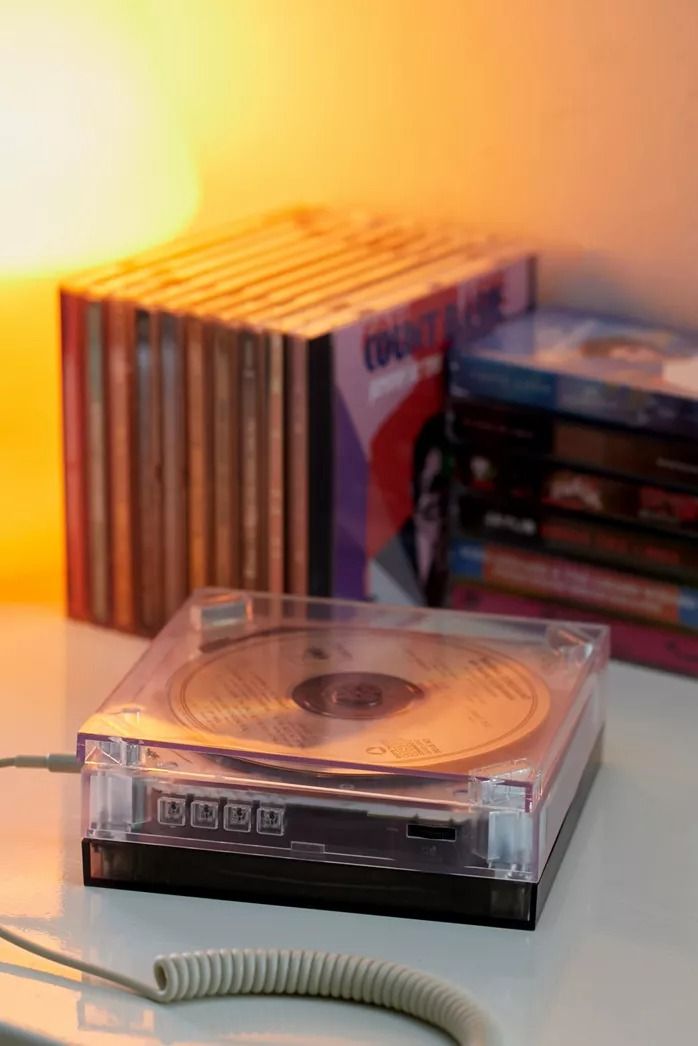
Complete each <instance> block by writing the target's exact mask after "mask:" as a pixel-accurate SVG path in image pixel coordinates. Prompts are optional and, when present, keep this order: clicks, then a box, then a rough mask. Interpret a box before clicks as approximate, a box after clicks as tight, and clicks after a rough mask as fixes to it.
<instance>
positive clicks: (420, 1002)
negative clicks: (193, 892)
mask: <svg viewBox="0 0 698 1046" xmlns="http://www.w3.org/2000/svg"><path fill="white" fill-rule="evenodd" d="M0 938H3V939H4V940H6V941H8V942H9V943H10V944H15V945H17V947H18V948H23V949H25V951H29V952H32V953H33V954H34V955H39V956H41V958H43V959H50V960H51V961H52V962H57V963H60V964H61V965H63V966H70V967H72V969H74V970H80V971H81V972H82V973H87V974H89V975H91V976H93V977H99V978H101V979H102V980H106V981H111V983H112V984H118V985H119V986H120V987H122V988H128V990H129V991H132V992H135V993H136V994H137V995H141V996H143V997H145V998H146V999H150V1000H151V1001H152V1002H160V1003H168V1002H181V1001H184V1000H187V999H205V998H211V997H213V996H221V995H306V996H317V997H320V998H325V999H345V1000H347V1001H350V1002H363V1003H368V1004H369V1005H372V1006H381V1007H383V1008H384V1009H388V1010H396V1011H397V1012H399V1013H405V1014H407V1015H408V1016H410V1017H415V1018H417V1019H418V1020H421V1021H424V1022H425V1023H427V1024H432V1025H434V1027H436V1028H440V1029H441V1030H442V1031H445V1032H447V1034H449V1035H450V1036H451V1037H452V1038H453V1039H454V1040H455V1042H457V1043H458V1044H459V1046H495V1043H496V1042H497V1041H498V1040H497V1037H496V1034H495V1030H494V1027H493V1026H492V1024H491V1022H490V1021H489V1020H488V1018H487V1017H486V1015H485V1014H484V1013H483V1011H482V1010H481V1009H480V1008H479V1007H478V1006H476V1004H475V1003H474V1002H472V1001H471V1000H470V999H469V998H468V997H467V996H466V995H465V994H464V993H463V992H461V991H459V990H458V989H457V988H455V987H454V986H453V985H451V984H447V983H446V982H445V981H441V980H439V979H438V978H437V977H431V976H430V975H429V974H427V973H421V972H420V971H419V970H413V969H411V968H410V967H409V966H401V965H399V964H398V963H394V962H388V961H386V960H383V959H368V958H366V957H364V956H360V955H335V954H333V953H331V952H316V951H309V950H295V949H294V950H292V951H291V950H276V949H273V948H271V949H266V950H259V949H252V948H243V949H238V948H222V949H220V950H216V951H206V952H181V953H179V954H173V955H160V956H158V958H157V959H156V960H155V963H154V966H153V973H154V976H155V986H154V987H153V986H152V985H150V984H143V983H142V982H141V981H136V980H134V979H133V978H131V977H125V976H124V975H123V974H120V973H116V972H114V971H112V970H106V969H104V968H103V967H101V966H97V965H95V964H94V963H89V962H85V961H84V960H82V959H73V958H71V957H69V956H67V955H63V954H62V953H61V952H57V951H54V950H53V949H52V948H45V947H44V946H43V945H40V944H36V943H35V942H34V941H31V940H29V939H28V938H26V937H24V936H23V935H22V934H18V933H15V932H14V931H13V930H8V929H6V928H5V927H0Z"/></svg>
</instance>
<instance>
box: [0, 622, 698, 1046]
mask: <svg viewBox="0 0 698 1046" xmlns="http://www.w3.org/2000/svg"><path fill="white" fill-rule="evenodd" d="M143 645H144V644H143V643H142V641H140V640H137V639H134V638H129V637H124V636H118V635H114V634H112V633H109V632H106V631H103V630H100V629H96V628H91V627H88V626H85V625H77V624H73V623H68V622H66V621H64V620H63V619H62V618H61V617H60V616H59V615H58V613H57V612H56V613H53V612H51V611H48V610H36V609H31V608H24V607H4V608H0V663H1V664H2V676H1V677H0V724H1V730H2V745H1V746H0V754H3V755H4V754H12V755H14V754H16V753H18V752H22V753H24V752H44V751H49V750H53V751H57V750H71V749H72V747H73V745H74V737H75V732H76V729H77V727H78V726H79V724H80V722H81V721H82V720H83V719H84V718H85V717H86V715H87V714H88V713H89V712H90V711H91V710H92V709H93V708H94V707H96V705H97V704H98V703H99V702H100V701H101V700H102V698H103V697H104V696H105V695H106V693H107V692H108V691H109V690H110V689H111V687H112V686H113V685H114V684H115V683H116V682H117V681H118V679H119V678H120V676H121V675H122V674H123V673H124V671H125V670H126V669H127V668H128V667H129V665H130V664H131V663H132V662H133V660H134V659H135V658H136V657H137V656H138V654H139V653H140V651H141V650H142V649H143ZM697 751H698V685H697V683H696V681H695V680H691V679H680V678H677V677H673V676H669V675H661V674H657V673H653V672H649V671H646V670H641V669H636V668H631V667H628V666H623V665H613V666H612V670H611V708H610V712H609V721H608V730H607V746H606V755H605V763H604V766H603V767H602V770H601V772H600V775H599V777H598V778H597V781H596V784H595V785H594V788H593V789H592V793H591V795H590V798H589V800H588V802H587V805H586V807H585V810H584V812H583V814H582V818H581V820H580V822H579V825H578V828H577V831H576V834H575V836H574V838H573V840H572V843H571V845H570V849H569V851H568V853H567V856H566V858H565V861H564V863H563V865H562V868H561V871H560V873H559V875H558V877H557V880H556V882H555V885H554V888H553V891H552V893H551V896H550V898H549V900H548V903H547V906H546V909H545V911H544V913H543V916H542V919H541V922H540V924H539V927H538V929H537V930H536V931H535V932H533V933H528V932H521V931H512V930H496V929H487V928H484V927H477V926H457V925H449V924H441V923H430V922H416V921H414V922H413V921H410V920H407V919H395V918H379V917H374V916H356V915H348V914H342V913H332V912H323V911H303V910H295V909H292V908H282V907H272V906H257V905H253V904H238V903H234V902H219V901H208V900H199V899H190V898H187V899H184V898H177V897H161V896H156V895H149V894H141V893H124V892H119V891H111V890H101V889H86V888H85V887H83V886H82V884H81V868H80V852H79V851H80V846H79V843H80V807H79V781H78V779H77V778H76V777H72V776H71V777H64V776H58V775H49V774H47V773H45V772H41V771H30V770H23V771H17V770H12V769H10V770H5V771H4V773H3V775H2V777H0V781H1V782H2V792H1V793H0V794H1V795H2V821H3V846H2V874H1V876H0V883H2V891H1V894H0V923H2V924H3V925H5V926H8V927H11V928H13V929H15V930H18V931H22V932H26V933H27V934H29V935H32V936H33V937H34V938H35V939H36V940H38V941H41V942H42V943H43V944H45V945H48V946H51V947H59V948H63V949H65V950H67V951H69V952H71V953H72V954H76V955H80V956H83V957H85V958H89V959H91V960H92V961H94V962H98V963H100V964H102V965H106V966H109V967H112V968H114V969H118V970H120V971H124V972H128V973H130V974H131V975H133V976H137V977H140V978H142V979H150V976H151V963H152V959H153V957H154V956H155V955H156V954H157V953H159V952H168V951H179V950H186V949H196V948H217V947H234V946H235V947H273V946H277V947H308V948H319V949H326V950H330V951H350V952H359V953H365V954H368V955H373V956H378V957H382V958H387V959H393V960H397V961H399V962H403V963H408V964H411V965H413V966H415V967H419V968H421V969H423V970H426V971H428V972H430V973H433V974H436V975H438V976H443V977H446V978H448V979H449V980H451V981H454V982H456V983H457V984H460V985H462V986H463V987H464V988H467V989H468V990H469V991H470V992H471V993H472V994H473V995H474V996H475V997H476V998H477V1000H478V1001H479V1002H480V1004H481V1005H483V1006H484V1007H485V1008H486V1009H487V1010H488V1011H490V1013H491V1014H492V1015H493V1016H494V1018H495V1020H496V1022H497V1023H498V1025H499V1028H500V1031H501V1035H502V1039H503V1042H504V1043H505V1044H506V1046H562V1044H565V1046H582V1044H584V1046H587V1044H589V1043H593V1044H594V1046H618V1044H622V1043H628V1044H630V1043H632V1044H633V1046H650V1044H651V1046H655V1044H656V1043H660V1042H677V1043H678V1042H685V1043H688V1042H695V1041H696V1030H695V1029H696V1018H695V1013H696V992H697V990H698V820H697V818H696V794H697V789H696V778H697V777H698V757H697V755H696V753H697ZM11 1029H18V1030H19V1031H20V1032H21V1037H20V1034H19V1033H18V1032H14V1031H11ZM42 1036H50V1037H51V1040H52V1041H55V1040H58V1041H61V1042H65V1043H76V1044H83V1043H85V1044H87V1043H90V1044H92V1043H104V1044H106V1043H109V1044H114V1046H118V1044H120V1043H130V1044H135V1043H152V1042H166V1043H187V1044H194V1043H213V1042H232V1043H239V1044H255V1046H312V1044H320V1043H322V1044H327V1046H340V1044H341V1046H349V1044H352V1046H358V1044H375V1043H385V1044H386V1046H390V1044H394V1046H397V1044H400V1046H418V1044H424V1046H426V1044H428V1043H434V1044H436V1043H439V1042H443V1043H445V1042H446V1041H447V1040H446V1038H445V1037H444V1036H442V1035H440V1034H439V1033H437V1032H435V1031H432V1030H431V1029H428V1028H426V1027H424V1026H422V1025H419V1024H417V1023H414V1022H411V1021H409V1020H407V1019H406V1018H402V1017H399V1016H397V1015H393V1014H388V1013H383V1012H379V1011H376V1010H374V1009H372V1008H369V1007H360V1006H351V1005H346V1004H340V1003H331V1002H325V1001H323V1002H316V1001H312V1000H306V999H303V1000H300V999H292V1000H283V999H268V998H265V999H263V1000H262V999H259V998H257V999H216V1000H208V1001H203V1002H196V1003H186V1004H179V1005H176V1006H171V1007H155V1006H152V1005H150V1004H147V1003H143V1002H141V1001H140V1000H139V999H137V998H135V997H132V996H129V995H128V994H127V993H125V992H121V991H119V990H117V989H112V988H109V987H107V986H102V985H99V984H98V983H97V982H94V981H89V980H87V979H85V978H83V977H81V976H80V975H78V974H73V973H72V972H70V971H63V970H61V969H60V968H58V967H56V966H54V965H52V964H50V963H48V962H44V961H42V960H39V959H35V958H34V957H32V956H30V955H27V954H25V953H24V952H21V951H18V950H17V949H15V948H12V947H11V946H10V945H7V944H4V943H2V942H0V1041H2V1042H13V1041H18V1042H19V1041H22V1042H28V1041H29V1042H33V1041H37V1042H40V1041H42Z"/></svg>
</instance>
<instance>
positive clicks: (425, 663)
mask: <svg viewBox="0 0 698 1046" xmlns="http://www.w3.org/2000/svg"><path fill="white" fill-rule="evenodd" d="M167 696H168V700H169V705H170V708H171V711H172V713H173V715H174V716H175V717H176V719H177V720H178V722H179V723H180V724H181V725H182V727H184V728H186V731H187V733H188V735H189V739H190V742H191V744H197V743H199V744H201V743H204V744H208V745H215V746H216V747H225V748H226V749H229V750H230V751H231V752H238V753H240V754H248V755H249V756H250V757H257V758H264V757H267V758H269V757H271V758H273V759H275V760H276V759H280V760H283V759H284V758H290V757H294V758H303V757H306V758H310V759H314V760H323V761H337V762H338V763H341V764H344V765H347V764H348V765H351V766H354V767H356V768H357V769H366V770H370V769H371V768H372V767H378V766H383V767H386V766H392V765H394V766H396V767H397V766H403V767H410V766H413V767H415V768H417V767H422V768H424V767H438V766H439V765H440V764H449V763H454V762H467V761H470V760H473V759H477V760H478V761H482V760H483V759H486V758H490V757H492V756H494V755H495V754H496V753H497V752H499V751H501V750H503V749H505V748H509V747H510V746H511V745H516V744H517V743H519V742H521V741H523V740H524V739H525V738H527V737H528V736H530V735H531V734H532V733H533V732H534V731H535V730H536V729H537V728H538V727H539V726H540V725H541V724H542V723H543V722H544V721H545V719H546V718H547V716H548V713H549V711H550V695H549V691H548V688H547V686H546V685H545V682H544V680H543V679H542V678H541V677H540V676H538V675H537V674H536V673H534V672H533V671H532V670H531V669H529V668H528V667H527V666H526V665H525V664H523V663H521V662H519V661H517V660H516V659H515V658H513V657H511V656H507V655H505V654H502V653H500V652H499V651H497V650H496V648H488V647H487V646H486V645H484V644H483V645H480V644H478V643H476V642H472V641H469V640H466V639H460V638H458V637H453V636H440V635H438V634H429V633H423V634H422V633H414V632H409V633H405V632H401V631H399V630H388V629H371V628H366V627H342V626H339V625H337V626H335V625H332V626H330V627H327V626H325V627H322V628H316V627H312V626H311V627H301V628H297V629H296V628H289V629H279V630H275V631H274V633H273V635H270V634H266V635H265V634H261V635H259V634H258V635H253V636H250V637H247V638H245V639H243V640H242V641H239V642H231V643H229V644H228V645H226V646H224V647H223V648H222V649H219V650H216V651H212V652H210V653H207V654H202V655H201V656H200V657H198V658H196V659H194V660H193V661H190V662H188V663H187V664H185V665H184V666H182V668H181V669H180V670H179V671H178V672H176V673H175V674H174V676H172V677H171V679H170V681H169V686H168V691H167Z"/></svg>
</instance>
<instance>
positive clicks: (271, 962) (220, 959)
mask: <svg viewBox="0 0 698 1046" xmlns="http://www.w3.org/2000/svg"><path fill="white" fill-rule="evenodd" d="M2 767H17V768H23V767H25V768H44V769H47V770H51V771H54V772H58V773H77V772H78V771H79V769H80V764H79V762H78V761H77V760H76V759H75V757H74V756H71V755H64V754H62V753H52V754H50V755H48V756H12V757H10V758H6V759H0V768H2ZM0 939H2V940H5V941H7V942H8V943H9V944H14V945H16V947H18V948H23V949H24V950H25V951H28V952H31V953H32V954H33V955H38V956H40V957H41V958H42V959H48V960H50V961H51V962H55V963H58V964H60V965H61V966H67V967H70V968H71V969H73V970H79V971H80V972H81V973H86V974H88V975H90V976H92V977H98V978H100V979H101V980H104V981H109V982H111V983H112V984H117V985H119V987H121V988H126V989H128V990H129V991H132V992H134V993H135V994H136V995H140V996H142V997H144V998H146V999H150V1000H151V1001H152V1002H158V1003H170V1002H183V1001H185V1000H191V999H204V998H212V997H213V996H226V995H305V996H309V997H312V996H315V997H319V998H325V999H343V1000H346V1001H350V1002H361V1003H367V1004H369V1005H372V1006H380V1007H382V1008H384V1009H388V1010H395V1011H396V1012H398V1013H404V1014H406V1015H407V1016H409V1017H414V1018H416V1019H417V1020H421V1021H424V1022H425V1023H426V1024H431V1025H433V1026H434V1027H436V1028H440V1029H441V1030H442V1031H444V1032H446V1033H447V1034H448V1035H450V1036H451V1038H452V1039H453V1040H454V1041H455V1042H456V1043H458V1046H495V1044H496V1043H497V1042H498V1037H497V1035H496V1032H495V1029H494V1026H493V1025H492V1023H491V1022H490V1020H489V1019H488V1018H487V1016H486V1015H485V1013H484V1012H483V1011H482V1010H481V1009H480V1008H479V1007H478V1006H477V1005H476V1004H475V1003H474V1002H473V1001H472V1000H471V999H470V998H468V996H467V995H465V994H464V993H463V992H462V991H460V990H459V989H458V988H456V987H454V986H453V985H451V984H447V983H446V982H445V981H442V980H439V979H438V978H437V977H432V976H430V975H429V974H426V973H422V972H420V971H419V970H413V969H411V968H410V967H409V966H401V965H400V964H399V963H394V962H389V961H387V960H383V959H369V958H366V957H364V956H360V955H338V954H334V953H332V952H317V951H310V950H307V949H304V950H295V949H294V950H288V949H283V950H277V949H265V950H260V949H252V948H242V949H238V948H223V949H219V950H213V951H203V952H181V953H174V954H172V955H160V956H158V957H157V958H156V959H155V963H154V966H153V974H154V978H155V985H150V984H145V983H142V982H141V981H138V980H135V979H133V978H132V977H127V976H125V975H124V974H120V973H116V972H115V971H113V970H107V969H105V968H104V967H102V966H98V965H96V964H95V963H90V962H86V961H85V960H83V959H78V958H73V957H72V956H68V955H65V954H63V953H62V952H59V951H56V950H55V949H53V948H46V947H44V946H43V945H41V944H38V943H36V942H35V941H32V940H30V939H29V938H27V937H25V936H24V935H23V934H19V933H15V931H14V930H9V929H7V928H6V927H3V926H0ZM44 1041H45V1042H46V1041H48V1040H44Z"/></svg>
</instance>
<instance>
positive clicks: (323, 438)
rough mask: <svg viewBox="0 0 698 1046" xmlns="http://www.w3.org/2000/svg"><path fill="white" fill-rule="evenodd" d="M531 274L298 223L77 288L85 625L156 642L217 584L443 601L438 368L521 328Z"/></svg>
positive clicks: (350, 216)
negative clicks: (470, 345)
mask: <svg viewBox="0 0 698 1046" xmlns="http://www.w3.org/2000/svg"><path fill="white" fill-rule="evenodd" d="M532 268H533V267H532V259H531V257H530V255H529V254H528V253H527V252H525V251H523V250H521V249H520V248H517V247H514V246H507V245H502V244H500V243H497V242H495V241H494V240H492V239H491V238H489V237H486V236H483V235H474V234H472V233H469V232H465V231H463V230H462V229H458V228H455V227H451V226H449V227H443V226H442V227H434V226H429V227H427V226H424V225H421V224H420V223H418V222H416V221H410V220H398V219H394V218H391V217H381V216H373V215H367V214H365V213H358V212H356V211H353V210H349V211H347V210H337V209H329V208H297V209H292V210H286V211H282V212H277V213H273V214H268V215H264V216H262V217H259V218H252V219H248V220H242V221H239V222H237V223H235V224H233V225H230V226H228V227H227V228H224V229H221V230H218V231H216V232H215V233H210V234H201V235H199V236H195V237H190V238H188V239H185V240H181V241H178V242H176V243H174V244H170V245H168V246H166V247H163V248H160V249H158V250H153V251H150V252H148V253H144V254H142V255H140V256H138V257H135V258H131V259H128V260H126V261H123V262H121V263H115V264H112V265H109V266H103V267H102V268H101V269H97V270H93V271H91V272H89V273H87V274H83V275H82V276H77V277H75V278H74V279H72V280H71V281H69V282H68V283H66V284H65V286H64V287H63V288H62V290H61V324H62V353H63V395H64V455H65V487H66V543H67V560H68V608H69V612H70V614H71V616H73V617H76V618H79V619H85V620H90V621H93V622H96V623H99V624H103V625H111V626H114V627H116V628H119V629H123V630H127V631H135V632H140V633H145V634H152V633H154V632H155V631H157V630H158V628H160V626H161V625H162V624H163V622H164V621H165V620H166V619H167V618H168V617H169V616H170V615H171V614H172V612H173V611H174V610H175V609H176V608H177V607H178V606H179V605H180V604H181V603H182V601H183V600H184V598H185V597H186V596H187V594H188V593H189V592H190V591H192V590H193V589H195V588H199V587H201V586H206V585H222V586H225V587H231V586H232V587H242V588H246V589H248V590H250V589H251V590H257V591H269V592H271V593H282V592H288V593H292V594H296V595H302V596H305V595H309V596H343V597H348V598H360V599H363V598H367V597H368V598H373V599H388V600H390V601H393V602H394V601H396V600H397V601H399V602H413V603H414V602H416V603H420V602H425V601H426V602H431V603H437V602H439V600H440V599H441V587H442V581H443V578H444V575H445V565H446V551H445V548H444V547H443V546H444V542H443V539H442V533H443V528H442V526H441V519H442V516H443V512H444V510H445V504H444V501H445V495H444V482H443V476H442V469H441V451H442V447H443V439H444V436H443V423H442V420H441V419H442V414H441V412H442V407H443V398H444V373H443V370H444V354H445V351H446V349H447V347H448V346H449V345H450V344H451V343H453V342H454V340H457V339H460V340H463V338H466V337H471V336H472V335H473V334H482V333H485V332H486V331H488V330H491V329H492V327H493V326H495V325H496V324H497V323H498V322H499V321H500V320H501V319H505V318H511V317H514V316H516V315H519V314H521V313H522V312H524V311H526V310H527V309H528V308H529V307H530V305H531V301H532V288H533V277H532Z"/></svg>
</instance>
